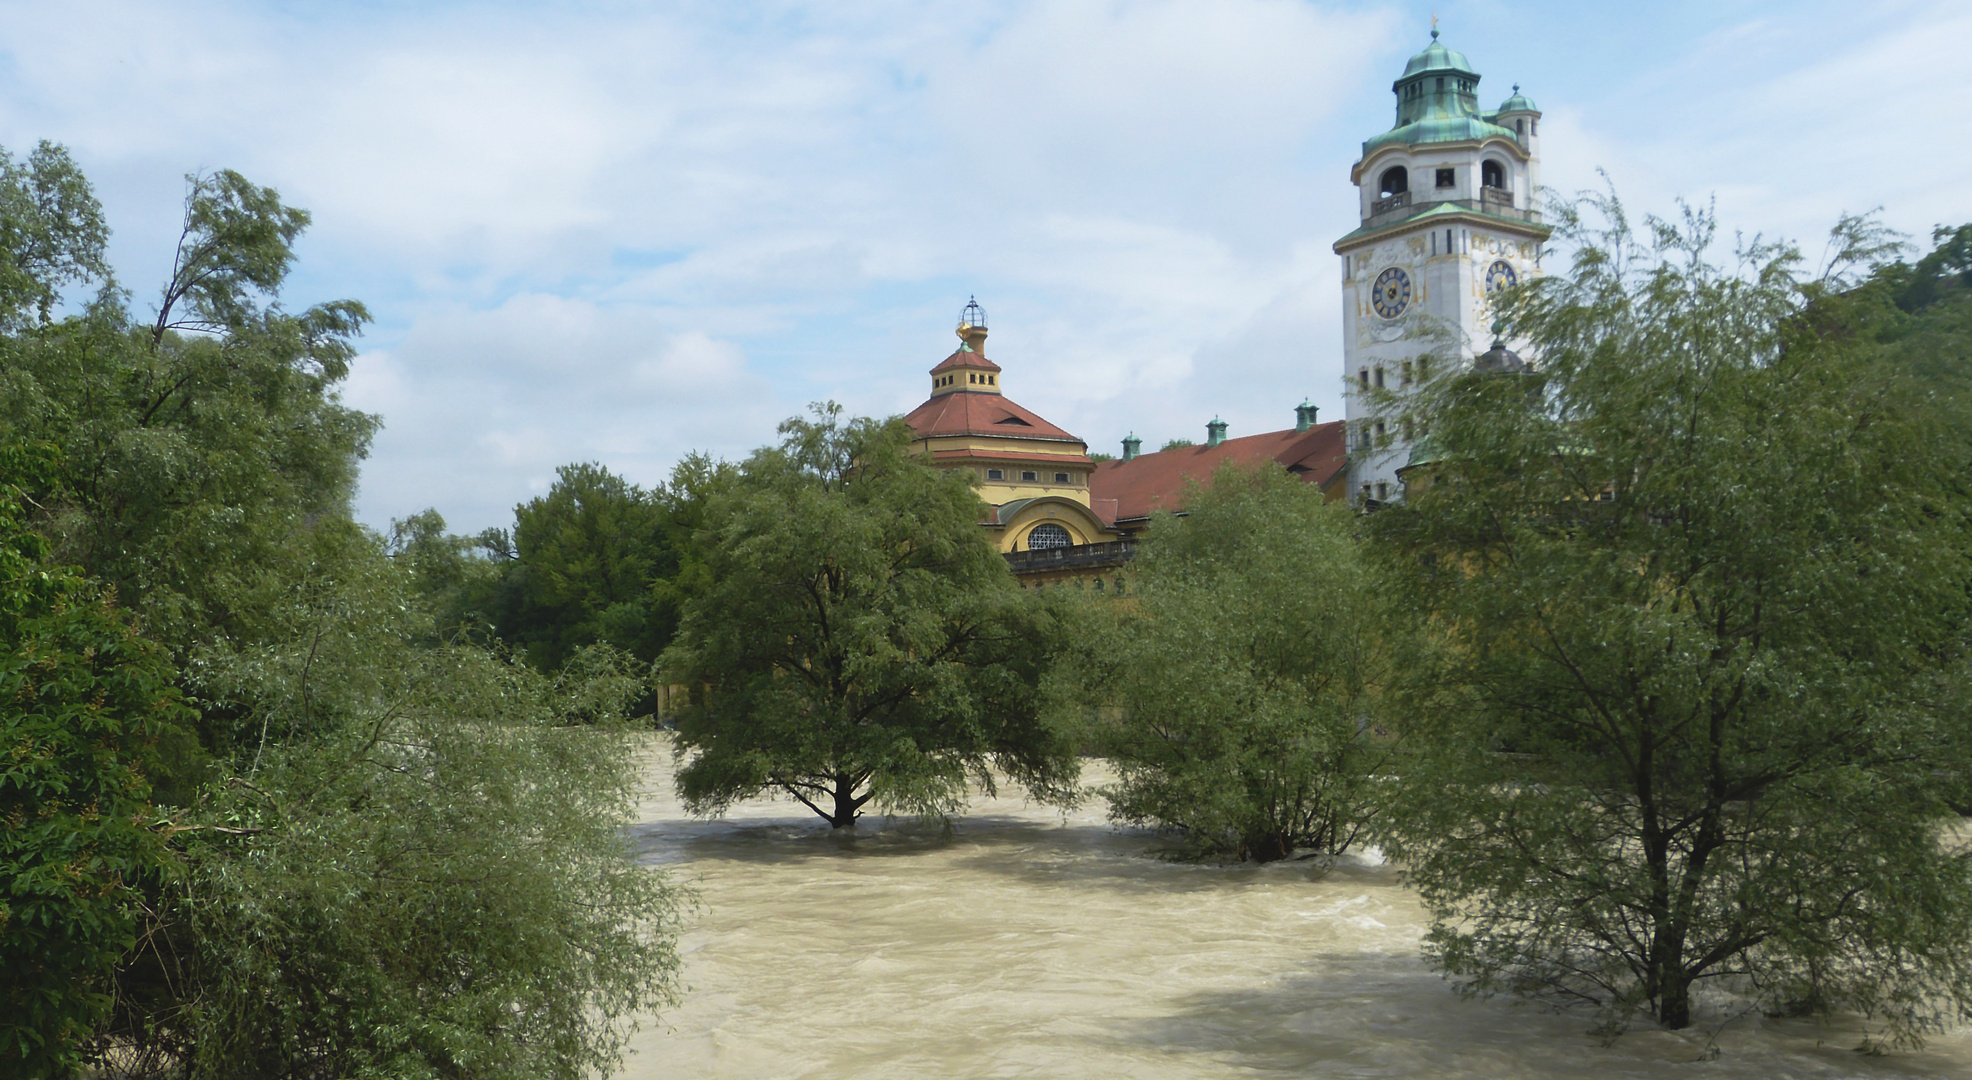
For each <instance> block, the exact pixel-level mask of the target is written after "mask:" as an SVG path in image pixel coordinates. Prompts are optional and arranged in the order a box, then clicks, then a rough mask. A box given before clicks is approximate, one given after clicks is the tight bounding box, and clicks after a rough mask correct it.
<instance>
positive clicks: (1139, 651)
mask: <svg viewBox="0 0 1972 1080" xmlns="http://www.w3.org/2000/svg"><path fill="white" fill-rule="evenodd" d="M1185 506H1186V507H1187V511H1186V513H1185V514H1184V515H1183V516H1181V517H1180V516H1173V515H1170V514H1162V515H1160V516H1159V517H1158V518H1157V519H1156V520H1155V521H1154V523H1153V524H1152V526H1151V528H1150V530H1149V533H1148V534H1147V538H1146V543H1145V545H1144V546H1143V548H1142V549H1141V550H1140V552H1139V554H1138V556H1137V558H1136V560H1135V562H1134V563H1133V564H1132V567H1133V569H1134V570H1135V577H1136V582H1137V590H1136V592H1135V594H1134V598H1133V599H1132V600H1131V601H1128V602H1116V603H1113V604H1111V605H1108V606H1109V607H1110V608H1111V611H1110V614H1111V619H1110V621H1109V623H1108V625H1107V626H1106V627H1105V630H1104V632H1102V633H1100V634H1098V635H1097V637H1096V639H1095V642H1094V643H1093V645H1092V646H1091V648H1090V649H1089V650H1088V653H1087V656H1086V658H1082V659H1070V660H1069V661H1068V662H1066V663H1064V664H1063V666H1062V668H1061V669H1060V670H1059V672H1058V673H1057V675H1056V676H1055V682H1056V685H1057V686H1059V687H1062V688H1063V689H1064V691H1065V695H1066V698H1067V700H1068V701H1069V702H1071V703H1073V705H1074V706H1075V707H1078V708H1080V709H1082V710H1084V711H1085V712H1090V711H1092V712H1093V713H1094V714H1095V715H1098V716H1103V715H1107V716H1113V717H1114V718H1115V719H1114V720H1113V721H1112V722H1108V723H1097V724H1095V725H1094V727H1093V730H1092V736H1091V742H1092V745H1093V747H1094V748H1095V750H1096V752H1097V753H1100V754H1102V755H1103V756H1104V757H1107V758H1108V759H1109V760H1110V761H1111V762H1112V763H1113V764H1114V765H1115V767H1116V770H1117V773H1118V776H1119V779H1118V781H1117V783H1116V784H1115V785H1113V786H1111V787H1110V788H1108V789H1107V790H1105V791H1104V792H1103V794H1104V795H1105V796H1107V798H1108V799H1109V803H1110V808H1111V809H1110V812H1111V815H1112V816H1113V817H1115V818H1116V819H1117V820H1120V821H1126V822H1130V823H1133V824H1154V825H1158V826H1161V827H1164V828H1168V829H1172V830H1176V831H1177V832H1179V833H1180V834H1181V835H1183V837H1184V838H1185V840H1186V841H1187V843H1188V844H1189V845H1190V846H1191V848H1192V849H1193V850H1194V851H1196V852H1198V853H1200V854H1206V855H1212V856H1230V857H1232V858H1237V859H1253V860H1256V861H1260V862H1267V861H1271V860H1274V859H1281V858H1285V857H1287V856H1288V855H1290V854H1292V853H1293V852H1294V851H1296V850H1297V849H1299V850H1314V851H1321V852H1330V853H1340V852H1342V851H1345V850H1347V849H1348V847H1349V846H1350V845H1351V844H1352V843H1354V842H1355V840H1356V839H1357V837H1358V836H1359V835H1361V833H1362V831H1363V829H1364V828H1365V826H1366V825H1367V824H1368V823H1369V820H1370V818H1371V816H1372V811H1371V809H1370V798H1369V794H1370V787H1371V785H1370V782H1369V777H1370V775H1371V773H1372V772H1373V771H1374V770H1375V768H1376V765H1377V762H1378V761H1380V760H1381V758H1382V757H1383V756H1384V751H1383V749H1382V746H1381V744H1380V743H1379V742H1378V741H1377V740H1376V739H1374V738H1373V737H1372V736H1371V733H1370V732H1369V731H1368V730H1367V727H1368V721H1369V706H1370V700H1371V699H1370V694H1371V692H1372V690H1373V689H1374V688H1375V685H1376V683H1377V682H1378V679H1379V676H1378V665H1379V657H1380V656H1381V655H1382V651H1381V648H1380V643H1379V642H1378V641H1377V633H1376V629H1375V603H1374V599H1375V590H1374V588H1373V587H1372V584H1371V580H1370V577H1369V575H1368V573H1367V570H1366V568H1365V567H1364V566H1363V564H1362V560H1361V558H1360V556H1359V554H1358V552H1357V545H1356V540H1355V537H1354V535H1353V534H1354V529H1355V523H1354V519H1353V517H1352V515H1351V514H1350V513H1349V511H1348V510H1347V509H1345V508H1344V507H1342V506H1340V505H1324V503H1323V500H1322V494H1321V491H1320V490H1319V489H1317V488H1316V487H1315V486H1314V485H1311V484H1305V483H1302V482H1301V481H1300V480H1298V479H1296V478H1294V477H1292V476H1290V475H1289V474H1288V473H1287V472H1286V471H1285V470H1283V469H1280V468H1279V467H1276V466H1270V467H1268V468H1264V469H1259V470H1251V471H1248V470H1241V469H1238V468H1235V467H1232V466H1228V467H1225V468H1222V469H1221V470H1220V471H1219V472H1218V474H1217V475H1216V476H1214V477H1213V480H1212V484H1211V486H1210V487H1209V488H1205V489H1202V490H1201V489H1198V488H1197V487H1196V486H1195V485H1194V487H1193V489H1192V490H1191V491H1189V492H1188V493H1187V494H1186V497H1185Z"/></svg>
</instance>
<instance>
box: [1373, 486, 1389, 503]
mask: <svg viewBox="0 0 1972 1080" xmlns="http://www.w3.org/2000/svg"><path fill="white" fill-rule="evenodd" d="M1389 498H1390V485H1389V484H1378V485H1376V501H1377V502H1386V501H1388V500H1389Z"/></svg>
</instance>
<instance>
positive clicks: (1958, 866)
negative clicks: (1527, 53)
mask: <svg viewBox="0 0 1972 1080" xmlns="http://www.w3.org/2000/svg"><path fill="white" fill-rule="evenodd" d="M1585 207H1586V208H1584V206H1577V207H1573V208H1570V209H1568V211H1567V212H1565V213H1563V214H1561V215H1560V223H1561V233H1562V235H1563V236H1564V238H1566V239H1567V240H1569V241H1571V242H1572V243H1574V244H1576V245H1579V253H1578V254H1577V255H1576V257H1575V260H1574V264H1573V267H1572V269H1571V270H1570V271H1569V272H1568V273H1565V274H1557V275H1555V276H1552V277H1548V278H1544V279H1540V280H1538V281H1536V282H1534V283H1531V284H1527V285H1523V286H1522V287H1520V288H1519V289H1518V290H1515V291H1512V292H1510V293H1509V294H1508V295H1507V296H1506V297H1505V298H1504V299H1503V302H1502V314H1503V316H1504V318H1505V320H1506V322H1507V324H1508V332H1509V333H1510V334H1512V335H1514V336H1516V337H1519V338H1522V339H1524V340H1526V341H1528V342H1530V343H1531V349H1530V351H1531V353H1532V355H1534V356H1537V357H1538V358H1539V371H1538V373H1537V374H1493V375H1485V374H1471V373H1468V374H1451V375H1445V376H1441V377H1440V378H1438V379H1437V380H1435V381H1434V382H1433V383H1432V384H1431V385H1430V386H1428V387H1427V388H1426V390H1425V392H1424V393H1423V394H1421V395H1420V396H1419V397H1418V398H1416V399H1415V400H1413V401H1412V402H1410V403H1409V404H1410V407H1411V408H1412V409H1413V415H1414V416H1415V417H1416V419H1417V420H1418V421H1419V422H1421V423H1424V424H1428V426H1429V430H1430V432H1431V438H1432V440H1433V441H1434V443H1435V444H1436V446H1437V447H1438V449H1439V451H1440V453H1441V457H1440V460H1439V461H1438V462H1437V464H1435V465H1434V466H1431V468H1432V470H1433V475H1432V477H1431V482H1430V483H1429V484H1428V485H1416V484H1414V485H1412V488H1411V495H1410V496H1409V497H1408V499H1407V501H1406V502H1405V503H1404V504H1402V505H1399V506H1396V507H1392V508H1390V509H1387V510H1385V511H1383V512H1381V513H1378V514H1376V515H1374V516H1373V517H1372V518H1371V519H1370V524H1371V528H1372V532H1373V535H1374V537H1375V539H1376V541H1377V544H1376V546H1375V547H1374V548H1373V550H1376V551H1378V552H1379V553H1380V557H1381V558H1382V560H1383V562H1384V564H1385V569H1386V570H1387V571H1388V572H1390V573H1391V574H1392V575H1393V577H1394V580H1395V582H1396V586H1395V587H1394V588H1393V591H1392V594H1393V595H1394V596H1396V597H1399V598H1401V599H1403V600H1404V601H1406V602H1407V603H1408V604H1409V605H1410V608H1409V612H1408V617H1409V618H1411V619H1412V620H1414V621H1415V623H1416V624H1417V625H1419V626H1422V627H1424V628H1426V629H1427V630H1428V631H1429V632H1428V633H1427V634H1426V635H1424V636H1423V637H1422V638H1421V639H1420V640H1421V641H1422V642H1423V644H1422V645H1420V646H1419V647H1418V648H1417V649H1416V650H1415V652H1414V654H1413V655H1410V656H1408V657H1406V659H1405V662H1404V664H1403V665H1402V666H1401V668H1400V670H1403V671H1406V672H1409V673H1411V674H1412V675H1413V676H1414V678H1413V679H1412V680H1411V681H1410V683H1409V685H1408V689H1407V691H1406V696H1407V701H1406V708H1405V715H1406V717H1407V720H1406V728H1407V731H1408V738H1407V739H1406V745H1408V746H1410V747H1413V748H1416V749H1417V751H1418V752H1417V754H1416V756H1415V757H1414V758H1413V759H1412V760H1408V761H1405V762H1404V763H1403V764H1402V766H1401V767H1400V768H1399V769H1397V770H1395V772H1396V773H1398V774H1400V775H1401V782H1400V783H1396V784H1393V785H1392V787H1393V792H1394V794H1395V796H1396V799H1395V806H1394V810H1393V812H1392V817H1391V819H1390V827H1389V828H1388V829H1387V831H1386V840H1387V844H1388V848H1389V850H1390V852H1391V854H1392V855H1394V856H1395V857H1396V858H1398V859H1400V860H1402V861H1403V863H1404V865H1405V867H1406V874H1407V877H1408V880H1409V881H1410V882H1411V883H1412V884H1413V885H1414V886H1415V887H1416V888H1417V889H1418V890H1419V892H1420V894H1421V895H1422V897H1423V899H1424V900H1425V902H1426V903H1427V904H1428V905H1429V906H1430V907H1431V908H1432V910H1433V912H1434V914H1435V916H1436V922H1435V924H1434V927H1433V929H1432V931H1431V932H1430V934H1429V936H1428V938H1427V944H1428V950H1429V952H1430V953H1431V955H1432V956H1433V957H1434V958H1435V959H1436V961H1437V962H1438V963H1440V964H1441V965H1443V966H1444V968H1445V969H1446V970H1447V971H1449V972H1450V973H1452V974H1453V975H1455V976H1457V977H1459V978H1461V979H1462V980H1463V986H1464V988H1465V989H1467V990H1468V991H1471V992H1480V993H1489V992H1493V991H1496V990H1510V991H1515V992H1521V993H1531V994H1540V995H1552V996H1555V997H1558V998H1561V999H1564V1000H1574V1001H1588V1002H1592V1003H1594V1004H1596V1005H1597V1006H1599V1007H1600V1008H1601V1009H1602V1010H1604V1016H1605V1018H1606V1019H1607V1020H1608V1021H1609V1022H1610V1023H1612V1024H1619V1023H1621V1022H1622V1018H1623V1017H1624V1016H1625V1015H1628V1014H1629V1013H1630V1011H1631V1010H1633V1009H1642V1010H1644V1011H1646V1012H1648V1013H1649V1014H1651V1015H1653V1016H1654V1017H1655V1018H1656V1019H1657V1020H1658V1021H1659V1022H1661V1023H1662V1024H1663V1025H1665V1026H1666V1027H1670V1028H1682V1027H1685V1026H1686V1025H1688V1024H1690V1023H1691V1022H1692V1019H1693V990H1694V987H1696V986H1698V985H1700V984H1702V983H1705V982H1707V981H1718V982H1721V983H1723V984H1724V985H1725V986H1727V987H1729V988H1731V989H1733V990H1735V991H1737V992H1740V993H1742V994H1745V995H1747V996H1749V997H1751V998H1753V999H1754V1000H1757V1001H1759V1002H1760V1003H1762V1004H1763V1005H1764V1006H1765V1007H1767V1008H1769V1009H1783V1010H1784V1009H1807V1010H1814V1011H1826V1010H1829V1009H1834V1008H1855V1009H1859V1010H1861V1011H1862V1012H1864V1013H1865V1014H1867V1015H1872V1016H1876V1017H1878V1018H1880V1019H1882V1020H1883V1021H1884V1022H1885V1023H1886V1024H1887V1025H1888V1031H1889V1033H1890V1037H1891V1038H1892V1039H1893V1040H1895V1039H1903V1040H1908V1039H1914V1038H1916V1037H1917V1036H1918V1035H1919V1034H1920V1033H1921V1032H1923V1031H1925V1030H1927V1029H1935V1028H1936V1027H1938V1026H1939V1025H1942V1024H1944V1023H1947V1022H1949V1021H1950V1018H1952V1017H1955V1016H1959V1017H1962V1016H1964V1015H1966V1014H1967V1008H1968V1006H1972V860H1968V858H1967V853H1966V851H1965V849H1964V846H1963V844H1962V842H1960V841H1958V840H1955V839H1954V838H1953V837H1954V834H1952V833H1951V832H1949V831H1946V830H1945V826H1946V825H1947V824H1948V823H1951V822H1954V821H1956V818H1955V816H1954V815H1952V814H1951V813H1950V812H1949V809H1948V808H1949V806H1950V805H1952V804H1953V803H1954V802H1957V803H1959V804H1961V805H1962V804H1963V796H1964V792H1965V785H1966V780H1967V777H1968V775H1972V774H1968V773H1967V772H1966V771H1965V765H1966V747H1965V746H1964V741H1965V740H1964V739H1963V735H1962V733H1963V731H1964V730H1965V727H1964V725H1965V722H1966V721H1965V716H1964V713H1963V708H1962V706H1961V705H1959V704H1957V701H1958V700H1959V699H1958V697H1957V695H1958V693H1959V688H1960V687H1961V686H1962V685H1963V674H1964V670H1965V659H1966V650H1965V643H1966V636H1965V628H1966V625H1967V624H1966V615H1967V603H1966V600H1967V586H1968V584H1972V582H1969V581H1968V562H1967V559H1966V555H1967V552H1968V545H1967V542H1966V540H1967V531H1966V526H1967V519H1966V510H1967V504H1966V500H1965V492H1964V490H1963V487H1962V485H1961V484H1960V483H1959V479H1958V478H1960V477H1962V476H1963V475H1964V474H1965V466H1966V460H1965V458H1966V454H1965V449H1964V443H1963V441H1962V440H1957V439H1953V438H1948V437H1945V433H1944V432H1943V431H1942V430H1941V429H1940V427H1939V423H1938V420H1937V415H1936V413H1935V412H1933V411H1930V410H1927V409H1926V408H1925V407H1923V400H1922V396H1921V395H1919V394H1916V393H1914V392H1913V391H1912V389H1911V387H1910V385H1909V383H1908V381H1907V380H1905V379H1903V378H1901V377H1900V374H1899V372H1898V370H1897V369H1896V368H1895V366H1894V365H1891V364H1887V363H1885V362H1883V361H1882V360H1881V359H1880V356H1879V353H1878V352H1877V351H1876V349H1875V346H1874V345H1873V342H1872V338H1871V335H1870V334H1868V333H1866V332H1862V331H1866V330H1867V329H1868V327H1869V326H1870V325H1871V320H1872V319H1874V318H1877V316H1878V315H1880V309H1881V303H1880V299H1871V294H1870V291H1869V290H1860V291H1857V290H1853V289H1852V288H1851V286H1853V285H1854V283H1855V278H1854V275H1855V272H1856V269H1857V267H1858V262H1859V261H1863V262H1866V261H1867V260H1869V259H1871V258H1880V257H1881V254H1882V252H1883V250H1884V248H1883V245H1882V244H1881V242H1880V241H1881V237H1880V234H1878V233H1877V232H1875V231H1874V230H1873V229H1871V228H1870V227H1868V225H1867V223H1866V222H1859V221H1856V220H1854V219H1848V220H1845V221H1844V222H1843V224H1842V226H1840V227H1839V228H1838V230H1837V241H1838V243H1837V249H1838V255H1839V257H1838V258H1837V259H1836V260H1834V261H1833V262H1832V264H1831V267H1830V269H1829V271H1828V272H1826V273H1824V274H1823V275H1821V276H1819V277H1813V278H1809V277H1806V276H1804V275H1803V274H1801V273H1800V272H1799V270H1798V256H1797V254H1796V253H1795V251H1794V250H1793V249H1792V248H1790V247H1786V246H1779V245H1769V244H1760V243H1757V242H1756V243H1754V244H1751V245H1748V246H1746V247H1744V248H1742V249H1741V251H1740V252H1739V256H1740V259H1741V263H1740V265H1741V266H1742V267H1743V270H1742V271H1741V272H1731V271H1727V270H1723V269H1720V268H1719V267H1717V266H1715V265H1713V264H1712V263H1711V262H1710V261H1708V257H1707V252H1708V248H1709V245H1710V243H1711V241H1712V236H1713V230H1714V225H1713V221H1712V219H1711V217H1710V215H1709V214H1708V213H1705V212H1697V211H1690V212H1688V214H1687V217H1686V218H1685V219H1684V220H1683V221H1682V222H1678V223H1671V222H1664V221H1660V220H1656V219H1652V220H1650V221H1649V222H1648V228H1647V233H1648V236H1649V241H1648V242H1647V243H1646V242H1639V241H1638V240H1637V239H1636V238H1635V237H1634V235H1633V233H1632V232H1631V230H1630V229H1629V227H1628V225H1627V223H1626V221H1625V219H1624V216H1623V212H1622V208H1621V206H1620V205H1619V204H1618V203H1617V202H1616V201H1615V199H1614V198H1613V196H1612V197H1602V198H1590V199H1589V200H1588V202H1587V203H1586V204H1585ZM1598 211H1599V212H1600V214H1601V215H1602V217H1601V222H1602V223H1601V224H1599V225H1596V224H1592V223H1591V218H1593V217H1594V216H1595V215H1596V213H1597V212H1598ZM1441 367H1444V366H1443V365H1441Z"/></svg>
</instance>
